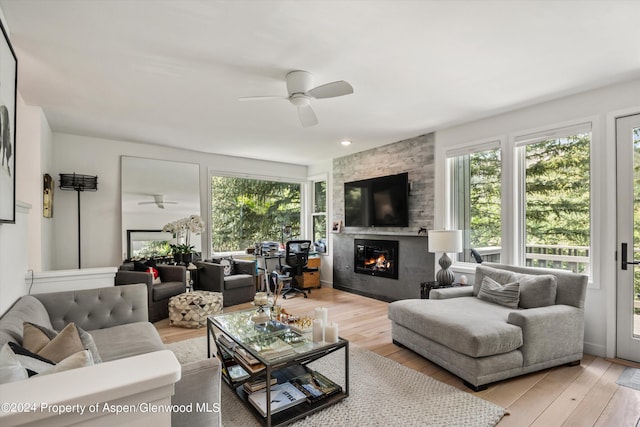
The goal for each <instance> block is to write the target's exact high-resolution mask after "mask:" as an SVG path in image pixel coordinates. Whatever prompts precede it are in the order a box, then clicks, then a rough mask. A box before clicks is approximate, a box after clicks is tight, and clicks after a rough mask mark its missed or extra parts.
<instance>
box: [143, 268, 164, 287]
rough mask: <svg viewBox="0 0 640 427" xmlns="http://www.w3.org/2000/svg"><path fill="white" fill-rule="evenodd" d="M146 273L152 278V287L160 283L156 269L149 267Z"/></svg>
mask: <svg viewBox="0 0 640 427" xmlns="http://www.w3.org/2000/svg"><path fill="white" fill-rule="evenodd" d="M147 273H151V275H152V276H153V284H154V285H159V284H160V283H162V282H161V281H160V273H159V272H158V269H157V268H155V267H149V268H147Z"/></svg>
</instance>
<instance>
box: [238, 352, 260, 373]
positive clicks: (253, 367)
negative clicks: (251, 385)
mask: <svg viewBox="0 0 640 427" xmlns="http://www.w3.org/2000/svg"><path fill="white" fill-rule="evenodd" d="M234 354H235V359H236V360H237V361H238V363H239V364H240V365H242V367H243V368H245V369H246V370H247V371H249V372H251V373H252V374H255V373H256V372H260V371H261V370H263V369H264V368H265V366H264V364H262V363H261V362H260V361H259V360H258V359H256V358H255V357H253V356H252V355H251V354H250V353H249V352H247V351H246V350H245V349H243V348H240V347H238V348H236V351H235V352H234Z"/></svg>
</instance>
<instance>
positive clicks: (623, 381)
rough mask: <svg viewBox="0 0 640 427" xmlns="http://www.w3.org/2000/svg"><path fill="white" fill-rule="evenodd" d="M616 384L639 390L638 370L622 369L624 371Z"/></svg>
mask: <svg viewBox="0 0 640 427" xmlns="http://www.w3.org/2000/svg"><path fill="white" fill-rule="evenodd" d="M616 383H618V384H620V385H622V386H625V387H629V388H634V389H636V390H640V369H635V368H624V371H622V373H621V374H620V376H619V377H618V381H616Z"/></svg>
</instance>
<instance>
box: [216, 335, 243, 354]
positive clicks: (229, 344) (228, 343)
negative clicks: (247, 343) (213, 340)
mask: <svg viewBox="0 0 640 427" xmlns="http://www.w3.org/2000/svg"><path fill="white" fill-rule="evenodd" d="M218 342H219V343H220V344H222V345H223V346H225V347H226V348H228V349H229V350H231V351H233V350H235V348H236V346H237V345H238V344H236V343H235V341H232V340H231V339H230V338H229V337H227V336H226V335H225V334H220V335H218Z"/></svg>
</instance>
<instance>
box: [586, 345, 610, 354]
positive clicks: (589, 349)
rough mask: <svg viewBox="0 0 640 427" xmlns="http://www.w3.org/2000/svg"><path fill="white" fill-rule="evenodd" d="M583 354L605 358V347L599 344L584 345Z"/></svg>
mask: <svg viewBox="0 0 640 427" xmlns="http://www.w3.org/2000/svg"><path fill="white" fill-rule="evenodd" d="M584 352H585V353H586V354H592V355H594V356H599V357H607V349H606V346H604V345H601V344H592V343H588V342H585V343H584Z"/></svg>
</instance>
